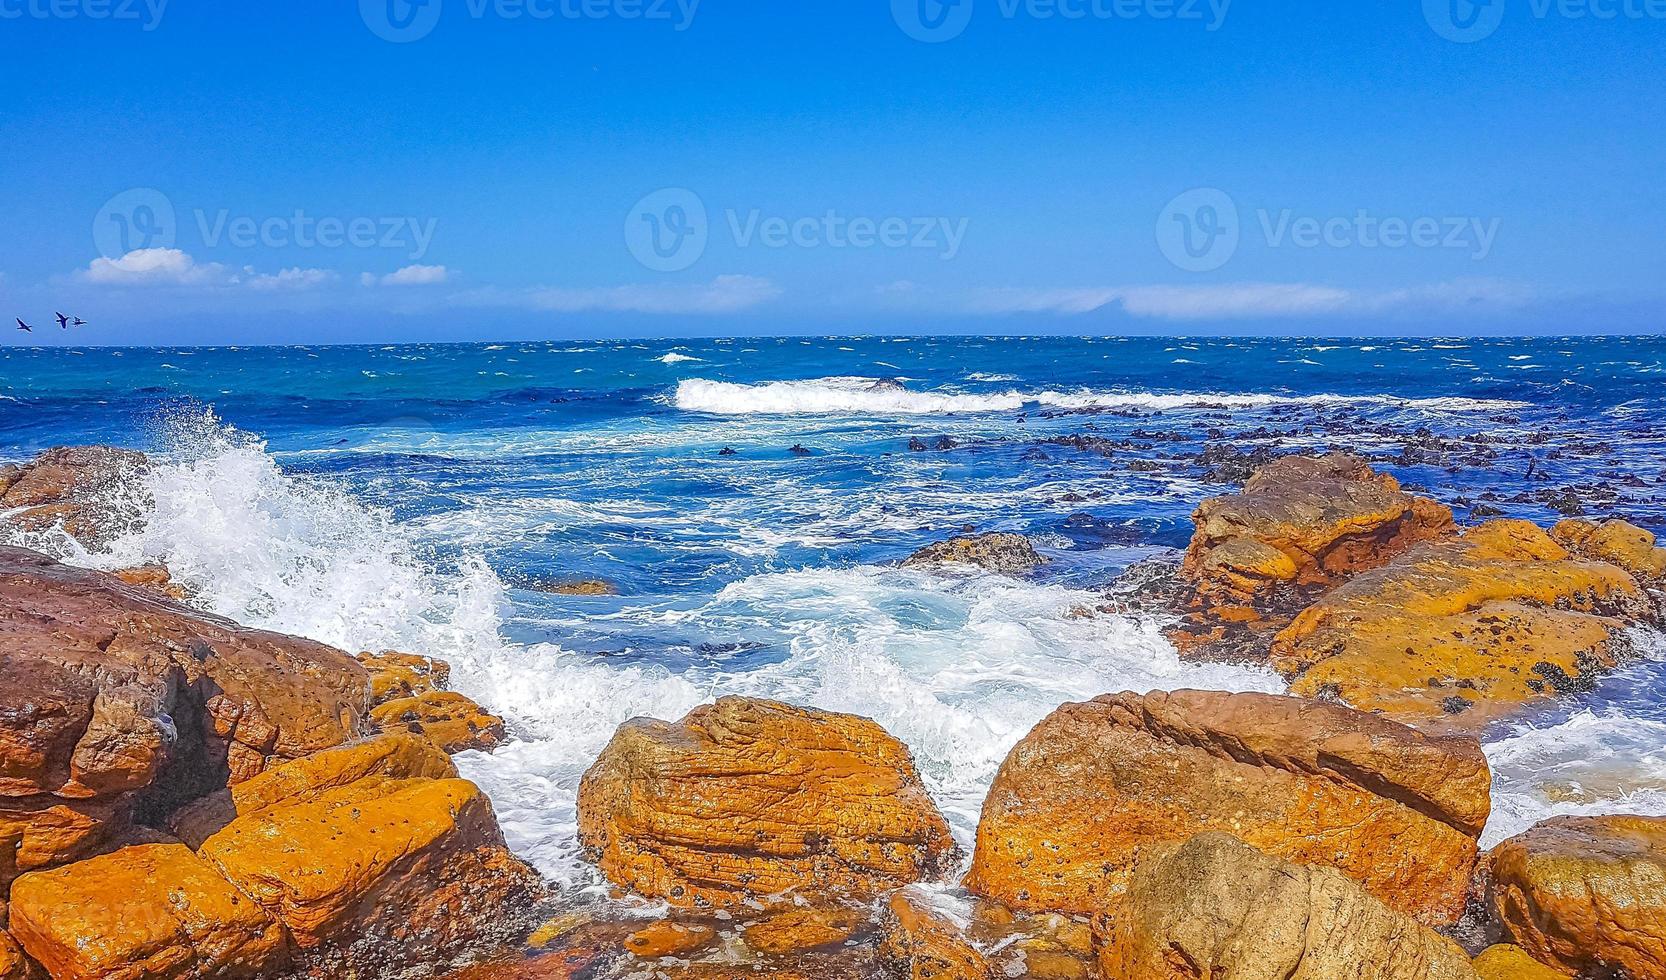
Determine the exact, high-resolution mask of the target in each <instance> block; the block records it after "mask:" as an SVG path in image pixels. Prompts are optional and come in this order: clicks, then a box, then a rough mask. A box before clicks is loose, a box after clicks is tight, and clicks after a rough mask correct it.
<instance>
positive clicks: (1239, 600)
mask: <svg viewBox="0 0 1666 980" xmlns="http://www.w3.org/2000/svg"><path fill="white" fill-rule="evenodd" d="M1192 520H1193V522H1194V524H1195V525H1196V530H1195V532H1194V533H1193V535H1192V541H1191V545H1190V546H1189V547H1188V548H1187V549H1186V557H1185V560H1184V562H1183V564H1182V565H1181V571H1180V575H1181V579H1182V581H1183V582H1184V583H1185V585H1186V587H1187V591H1188V595H1186V596H1185V598H1184V601H1183V608H1182V612H1183V614H1184V616H1183V620H1182V623H1181V624H1180V626H1178V627H1177V628H1176V629H1174V630H1173V631H1171V638H1172V639H1173V640H1174V641H1175V643H1176V645H1177V646H1179V647H1180V648H1181V649H1182V650H1183V651H1187V652H1192V653H1196V654H1199V655H1210V656H1238V657H1249V656H1253V655H1255V654H1256V653H1258V652H1259V651H1260V650H1261V649H1263V648H1264V646H1265V640H1266V638H1267V637H1268V636H1270V635H1271V631H1272V630H1274V629H1277V628H1278V627H1279V626H1282V625H1283V624H1284V623H1286V622H1288V621H1289V617H1290V616H1291V615H1292V614H1293V613H1294V612H1295V611H1296V610H1297V609H1300V608H1301V606H1302V605H1304V604H1305V603H1306V602H1307V601H1309V600H1311V599H1312V597H1313V596H1315V595H1317V594H1319V593H1320V592H1322V591H1323V590H1325V589H1327V588H1331V587H1334V586H1335V585H1338V584H1340V583H1342V582H1345V581H1347V580H1348V579H1349V578H1350V577H1352V576H1353V575H1355V574H1357V573H1359V572H1361V571H1364V570H1366V569H1370V568H1375V567H1377V566H1379V565H1382V564H1385V563H1386V562H1388V561H1390V560H1391V559H1393V558H1394V557H1395V556H1397V555H1399V554H1400V553H1402V552H1404V551H1405V550H1406V549H1407V548H1409V547H1411V546H1412V545H1414V544H1416V543H1418V542H1421V541H1428V540H1432V539H1438V538H1442V537H1446V536H1448V535H1450V534H1452V533H1454V531H1455V526H1454V524H1453V521H1452V512H1451V511H1450V510H1448V509H1447V508H1446V507H1444V506H1442V505H1440V504H1438V503H1436V502H1434V501H1432V500H1426V499H1423V498H1420V497H1415V496H1413V495H1411V494H1409V493H1406V492H1404V491H1402V490H1401V489H1400V485H1399V483H1397V482H1396V481H1395V479H1394V478H1393V477H1391V476H1388V475H1386V474H1384V475H1379V474H1377V473H1374V472H1373V471H1372V470H1371V468H1370V467H1369V466H1368V465H1366V464H1365V462H1364V461H1362V460H1360V459H1357V458H1355V457H1353V456H1348V455H1345V454H1340V453H1337V454H1332V455H1330V456H1325V457H1322V458H1313V457H1303V456H1291V457H1285V458H1283V459H1278V460H1274V461H1273V462H1271V463H1269V464H1267V465H1266V466H1264V467H1262V468H1261V469H1260V470H1259V471H1258V472H1257V473H1256V474H1255V475H1254V476H1253V477H1251V478H1250V480H1249V482H1248V483H1246V484H1245V485H1244V489H1243V491H1242V492H1241V493H1237V494H1233V495H1230V496H1225V497H1215V498H1212V499H1210V500H1205V501H1204V502H1203V504H1202V505H1201V506H1199V507H1198V509H1197V512H1196V513H1195V514H1194V515H1193V517H1192Z"/></svg>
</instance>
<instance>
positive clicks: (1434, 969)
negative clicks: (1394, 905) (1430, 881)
mask: <svg viewBox="0 0 1666 980" xmlns="http://www.w3.org/2000/svg"><path fill="white" fill-rule="evenodd" d="M1101 928H1102V929H1103V930H1104V941H1103V943H1102V944H1101V948H1100V954H1099V955H1100V961H1099V962H1100V970H1101V973H1102V974H1103V975H1104V976H1105V977H1107V978H1115V980H1204V978H1207V980H1274V978H1276V980H1342V978H1361V980H1363V978H1367V977H1369V978H1370V980H1475V972H1474V970H1473V969H1471V967H1470V963H1469V957H1468V956H1467V955H1465V953H1464V951H1463V949H1462V948H1461V947H1459V946H1458V945H1457V944H1456V943H1454V942H1452V941H1451V940H1450V939H1447V938H1445V937H1444V936H1441V935H1439V934H1438V933H1436V932H1434V931H1433V930H1431V929H1429V928H1428V927H1426V926H1423V925H1420V924H1418V923H1417V922H1415V921H1413V920H1412V919H1410V918H1408V917H1407V916H1405V915H1402V914H1400V913H1398V912H1396V911H1394V910H1393V909H1391V908H1389V907H1388V906H1386V905H1384V904H1383V903H1381V902H1379V901H1377V900H1376V899H1375V898H1373V897H1371V896H1370V895H1368V894H1366V893H1365V892H1364V891H1363V890H1362V889H1361V888H1360V887H1359V886H1358V885H1357V884H1355V883H1354V882H1353V881H1351V880H1349V879H1348V878H1346V877H1344V876H1343V875H1342V874H1340V873H1339V872H1337V871H1335V870H1334V869H1331V868H1324V867H1304V866H1301V865H1296V864H1287V863H1285V862H1282V861H1279V860H1278V859H1276V858H1273V857H1269V856H1268V855H1266V854H1263V853H1261V852H1260V851H1258V850H1256V849H1255V848H1253V847H1250V846H1248V845H1246V844H1244V843H1243V842H1242V841H1239V840H1237V839H1236V838H1234V837H1232V836H1230V835H1227V834H1219V833H1210V834H1202V835H1199V836H1198V837H1195V838H1193V839H1192V840H1190V841H1188V842H1186V843H1185V844H1184V845H1182V846H1181V847H1180V848H1179V849H1178V850H1176V851H1174V852H1173V853H1172V854H1169V855H1168V856H1165V857H1161V858H1153V859H1152V860H1149V861H1146V862H1143V863H1142V864H1141V865H1140V867H1139V869H1138V870H1137V871H1136V872H1135V874H1134V876H1133V879H1132V881H1131V882H1130V884H1129V888H1128V894H1127V896H1126V898H1125V899H1123V900H1122V901H1121V902H1118V903H1116V904H1115V905H1114V906H1113V907H1112V908H1111V910H1110V911H1109V913H1108V915H1107V916H1106V918H1105V920H1104V922H1103V925H1102V927H1101Z"/></svg>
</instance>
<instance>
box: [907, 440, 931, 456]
mask: <svg viewBox="0 0 1666 980" xmlns="http://www.w3.org/2000/svg"><path fill="white" fill-rule="evenodd" d="M929 448H930V447H929V446H927V445H926V441H925V440H924V439H921V438H920V437H919V436H913V437H911V438H910V439H909V440H908V451H909V452H911V453H923V452H925V451H926V450H927V449H929Z"/></svg>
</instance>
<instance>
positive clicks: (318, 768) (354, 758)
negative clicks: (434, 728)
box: [170, 732, 457, 847]
mask: <svg viewBox="0 0 1666 980" xmlns="http://www.w3.org/2000/svg"><path fill="white" fill-rule="evenodd" d="M456 775H457V767H456V766H454V765H452V763H451V757H450V756H448V755H446V754H445V752H444V751H443V750H441V749H440V747H439V746H437V745H435V744H434V743H433V741H431V740H430V739H427V738H423V737H420V736H416V735H410V734H406V733H402V732H396V733H393V734H389V735H381V736H378V737H376V738H372V739H368V740H366V741H363V742H355V743H353V744H350V745H342V746H338V747H336V748H333V749H325V750H324V751H322V752H315V753H313V754H312V755H309V756H306V757H304V758H301V759H296V760H295V761H293V762H286V763H284V764H283V765H281V766H275V767H273V768H271V769H268V770H266V771H265V772H263V773H261V774H260V775H258V776H256V777H254V778H253V779H250V780H248V781H247V782H243V783H239V784H237V785H236V786H233V787H231V788H229V789H225V790H221V791H220V792H218V793H214V794H212V795H210V796H207V797H204V798H203V799H200V800H198V801H196V802H194V803H192V804H191V805H190V806H187V807H185V808H183V809H181V810H180V811H179V812H177V813H175V814H174V815H173V818H172V819H171V821H170V829H172V830H173V832H174V833H175V834H176V835H178V837H179V839H180V840H182V841H184V842H185V843H187V844H189V845H191V846H192V847H201V846H202V843H203V841H205V840H207V839H208V838H209V837H212V836H213V835H214V834H217V833H219V832H220V831H221V830H223V829H225V827H226V825H227V824H229V823H231V822H232V821H233V820H235V819H237V818H238V817H240V816H250V815H253V814H256V813H260V812H261V811H263V810H265V809H267V808H269V807H273V806H277V805H279V804H281V803H286V802H289V801H292V800H304V799H306V798H308V797H310V796H312V795H314V794H317V793H320V792H322V791H324V790H328V789H336V788H338V787H342V786H347V785H350V784H352V783H356V782H358V781H360V780H362V779H370V778H373V777H381V778H387V779H452V778H455V777H456Z"/></svg>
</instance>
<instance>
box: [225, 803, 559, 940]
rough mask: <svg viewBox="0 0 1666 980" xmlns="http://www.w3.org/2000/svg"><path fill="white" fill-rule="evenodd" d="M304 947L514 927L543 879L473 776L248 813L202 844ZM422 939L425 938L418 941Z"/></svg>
mask: <svg viewBox="0 0 1666 980" xmlns="http://www.w3.org/2000/svg"><path fill="white" fill-rule="evenodd" d="M198 853H199V854H200V855H201V856H202V857H203V858H204V859H206V860H208V861H209V862H211V863H212V864H214V865H215V866H216V867H218V868H219V869H220V871H221V873H222V874H224V875H225V876H226V878H227V879H229V880H230V881H231V882H232V884H234V885H236V886H237V887H238V888H239V889H240V890H242V891H243V892H244V893H245V894H248V895H250V896H252V897H253V898H254V899H255V901H257V902H258V903H259V904H260V905H261V906H262V907H263V908H265V909H266V910H267V911H268V912H269V913H271V914H272V915H273V916H274V917H275V918H277V919H278V921H280V922H281V923H283V924H284V925H285V926H286V927H287V928H288V929H289V932H290V935H291V936H292V938H293V940H294V943H295V945H296V946H297V947H298V948H299V949H301V950H304V951H308V952H313V951H317V950H320V949H321V948H328V949H330V950H332V951H339V952H342V953H344V954H346V955H348V956H349V957H351V956H353V955H355V954H357V953H359V952H366V953H370V954H374V955H377V956H386V955H389V954H390V950H391V951H403V952H404V953H406V954H408V955H411V956H421V957H429V958H430V959H429V960H428V961H429V962H432V957H433V956H435V955H437V954H438V953H439V952H444V951H454V950H456V949H457V948H458V947H459V946H461V945H463V944H467V943H469V942H472V941H475V940H476V939H478V938H480V937H481V936H491V935H494V934H496V933H497V932H498V931H499V930H504V929H509V928H513V924H514V914H513V913H514V910H515V909H516V908H517V907H519V906H521V905H523V904H524V903H525V902H526V901H527V900H528V899H529V898H530V897H532V896H534V895H535V894H536V892H537V889H538V882H537V878H536V875H535V874H534V873H533V872H532V870H531V869H530V868H528V867H526V866H525V865H524V864H522V863H521V862H520V861H519V860H517V859H516V858H514V857H512V856H511V855H510V854H509V853H508V851H507V850H506V849H505V847H504V844H503V835H502V832H501V831H500V830H499V829H498V825H497V820H496V817H495V816H494V815H493V812H492V806H491V803H490V802H489V801H488V800H487V799H486V797H485V795H484V794H482V793H481V792H480V790H479V789H478V788H477V787H476V786H475V785H474V784H473V783H470V782H468V781H466V780H462V779H401V778H395V777H389V776H381V775H372V776H368V777H366V778H364V779H360V780H358V781H356V782H352V783H348V784H346V785H344V786H336V787H331V788H328V789H323V790H321V791H318V792H313V793H306V794H304V795H302V796H299V797H294V798H291V799H288V800H285V801H283V802H281V803H277V804H275V805H272V806H268V807H266V808H264V809H260V810H257V811H255V812H253V813H248V814H245V815H243V816H240V817H238V818H237V819H235V820H233V821H232V822H231V823H229V824H227V825H226V827H225V828H224V829H223V830H221V831H219V832H218V833H216V834H214V835H213V836H212V837H209V838H208V839H207V840H206V841H204V842H203V844H202V847H201V848H200V849H199V852H198ZM413 943H416V944H417V946H412V945H411V944H413Z"/></svg>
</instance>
